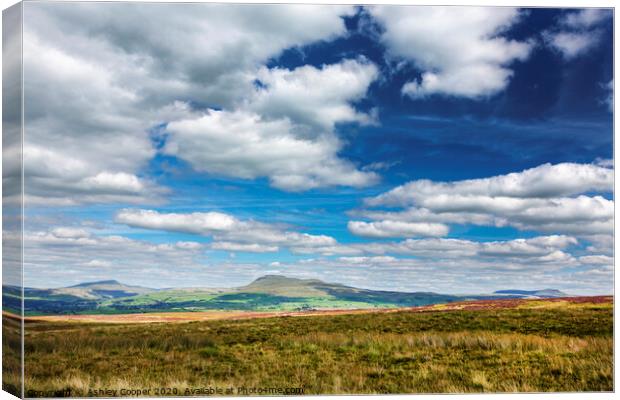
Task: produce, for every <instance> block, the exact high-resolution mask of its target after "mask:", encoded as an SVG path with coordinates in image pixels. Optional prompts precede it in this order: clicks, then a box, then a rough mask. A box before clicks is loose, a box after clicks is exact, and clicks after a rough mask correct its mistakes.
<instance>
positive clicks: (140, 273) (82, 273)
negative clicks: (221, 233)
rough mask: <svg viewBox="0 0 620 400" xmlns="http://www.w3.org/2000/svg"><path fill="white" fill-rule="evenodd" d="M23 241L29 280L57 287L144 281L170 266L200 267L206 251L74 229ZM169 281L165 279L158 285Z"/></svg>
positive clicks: (185, 244) (32, 234) (40, 233)
mask: <svg viewBox="0 0 620 400" xmlns="http://www.w3.org/2000/svg"><path fill="white" fill-rule="evenodd" d="M23 243H24V271H25V272H24V278H25V282H24V284H25V285H26V286H29V285H37V286H41V285H42V286H44V287H53V286H54V282H56V281H59V282H63V284H65V285H66V284H67V282H72V283H74V284H77V283H81V282H83V281H84V280H85V277H88V279H89V280H98V279H110V277H118V278H119V279H121V280H122V281H124V282H128V281H129V282H134V283H136V284H143V281H144V279H145V274H149V273H151V274H153V276H159V275H160V273H161V272H163V271H166V270H169V269H172V270H174V269H178V270H179V271H182V270H184V269H186V268H193V269H195V268H199V267H200V266H201V265H202V260H201V255H202V253H203V249H204V247H203V245H201V244H200V243H197V242H172V243H158V244H155V243H150V242H146V241H141V240H134V239H130V238H127V237H124V236H118V235H98V234H95V233H93V232H91V231H87V230H84V229H82V228H75V227H57V228H55V229H53V230H51V231H34V232H32V231H29V232H25V233H24V242H23ZM50 270H53V273H52V274H50V273H48V272H49V271H50ZM41 276H44V277H45V282H43V281H41V280H40V277H41ZM165 285H166V284H164V282H160V284H159V285H158V286H159V287H161V286H165Z"/></svg>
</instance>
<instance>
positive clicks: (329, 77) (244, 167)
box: [164, 60, 378, 191]
mask: <svg viewBox="0 0 620 400" xmlns="http://www.w3.org/2000/svg"><path fill="white" fill-rule="evenodd" d="M376 76H377V69H376V67H375V66H374V65H373V64H369V63H368V62H366V61H364V60H357V61H354V60H345V61H343V62H341V63H339V64H334V65H329V66H324V67H323V68H321V69H318V68H315V67H312V66H304V67H300V68H297V69H295V70H292V71H289V70H285V69H273V70H268V69H263V70H262V71H261V72H260V74H259V79H261V82H263V86H262V87H259V88H257V89H255V94H254V95H253V96H250V97H249V98H248V99H247V100H246V102H245V103H244V104H242V105H241V106H240V108H238V109H235V110H233V111H216V110H208V111H206V112H204V113H195V115H194V116H192V117H190V118H187V119H183V120H178V121H174V122H171V123H170V124H169V125H168V128H167V130H168V131H169V132H170V134H171V136H170V138H169V140H168V142H167V144H166V147H165V149H164V152H166V153H167V154H171V155H175V156H177V157H180V158H182V159H185V160H187V161H189V162H190V163H191V164H192V166H193V167H194V168H195V169H196V170H199V171H206V172H209V173H212V174H219V175H225V176H233V177H238V178H244V179H254V178H258V177H268V178H269V180H270V182H271V184H272V186H274V187H277V188H280V189H284V190H289V191H301V190H307V189H312V188H317V187H324V186H335V185H340V186H353V187H363V186H368V185H371V184H373V183H375V182H377V181H378V175H377V174H376V173H374V172H365V171H360V170H358V169H357V167H356V166H355V165H353V164H352V163H351V162H349V161H347V160H344V159H341V158H340V157H338V152H339V151H340V150H341V148H342V147H343V143H342V142H341V141H340V140H339V139H338V137H337V136H336V135H335V133H334V131H333V129H334V125H335V124H336V123H339V122H358V123H368V122H370V121H371V117H370V116H369V115H366V114H362V113H359V112H357V111H356V110H355V109H354V108H353V107H352V106H351V105H350V104H349V102H351V101H354V100H357V99H360V98H361V97H363V96H364V95H365V93H366V90H367V89H368V85H369V84H370V83H371V82H372V81H373V80H374V79H375V78H376Z"/></svg>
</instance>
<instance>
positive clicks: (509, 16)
mask: <svg viewBox="0 0 620 400" xmlns="http://www.w3.org/2000/svg"><path fill="white" fill-rule="evenodd" d="M369 12H370V14H371V15H372V16H373V17H374V18H375V19H376V20H378V21H379V23H380V24H381V25H382V26H383V28H384V32H383V33H382V35H381V40H382V42H383V43H384V44H385V45H386V47H387V49H388V51H389V53H390V54H391V55H392V56H393V57H395V58H398V59H404V60H407V61H410V62H412V63H413V64H415V66H416V67H418V68H419V69H421V70H422V78H421V80H419V81H411V82H408V83H406V84H405V85H404V86H403V88H402V92H403V94H406V95H408V96H411V97H414V98H417V97H424V96H428V95H432V94H441V95H449V96H459V97H469V98H477V97H481V96H490V95H493V94H495V93H497V92H499V91H501V90H502V89H504V88H505V87H506V86H507V85H508V82H509V80H510V77H511V76H512V70H511V69H510V68H509V67H510V64H512V63H513V62H515V61H517V60H525V59H526V58H527V56H528V55H529V52H530V49H531V47H532V46H531V45H530V44H529V43H526V42H519V41H515V40H508V39H506V38H505V37H503V36H502V34H503V33H504V32H505V31H506V30H508V29H509V28H510V27H511V26H512V25H513V24H515V23H516V22H517V21H518V20H519V18H520V13H519V11H518V10H516V9H514V8H508V7H407V6H403V7H395V6H373V7H369Z"/></svg>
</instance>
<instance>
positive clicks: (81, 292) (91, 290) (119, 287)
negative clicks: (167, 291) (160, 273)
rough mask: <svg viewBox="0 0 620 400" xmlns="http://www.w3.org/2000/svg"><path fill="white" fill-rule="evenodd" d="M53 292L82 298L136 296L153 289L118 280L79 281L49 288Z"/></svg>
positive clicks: (150, 291)
mask: <svg viewBox="0 0 620 400" xmlns="http://www.w3.org/2000/svg"><path fill="white" fill-rule="evenodd" d="M50 291H51V292H52V293H53V294H66V295H71V296H76V297H80V298H83V299H99V300H100V299H107V298H117V297H128V296H136V295H139V294H146V293H152V292H154V291H156V290H155V289H149V288H145V287H141V286H129V285H124V284H122V283H120V282H118V281H114V280H108V281H97V282H86V283H80V284H79V285H74V286H69V287H66V288H60V289H50Z"/></svg>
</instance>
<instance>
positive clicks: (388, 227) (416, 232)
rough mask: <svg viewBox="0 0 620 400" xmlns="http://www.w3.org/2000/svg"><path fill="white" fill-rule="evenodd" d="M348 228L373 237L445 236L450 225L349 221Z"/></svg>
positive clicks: (391, 221)
mask: <svg viewBox="0 0 620 400" xmlns="http://www.w3.org/2000/svg"><path fill="white" fill-rule="evenodd" d="M348 228H349V231H350V232H351V233H353V234H354V235H357V236H364V237H372V238H393V237H415V236H445V235H447V234H448V231H449V228H448V226H447V225H444V224H437V223H427V222H421V223H420V222H403V221H393V220H384V221H376V222H364V221H349V223H348Z"/></svg>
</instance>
